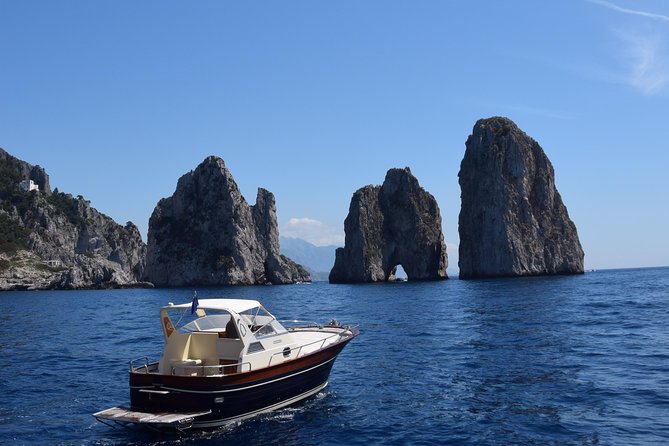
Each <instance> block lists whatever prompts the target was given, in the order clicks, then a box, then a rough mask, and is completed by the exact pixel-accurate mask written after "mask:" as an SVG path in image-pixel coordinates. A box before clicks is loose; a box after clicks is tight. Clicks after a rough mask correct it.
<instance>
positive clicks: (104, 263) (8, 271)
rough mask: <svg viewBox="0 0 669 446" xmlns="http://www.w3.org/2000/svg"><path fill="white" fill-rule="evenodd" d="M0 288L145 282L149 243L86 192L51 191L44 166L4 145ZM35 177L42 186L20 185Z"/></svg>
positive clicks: (0, 164)
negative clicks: (3, 240) (24, 188)
mask: <svg viewBox="0 0 669 446" xmlns="http://www.w3.org/2000/svg"><path fill="white" fill-rule="evenodd" d="M0 169H1V170H2V175H0V176H1V179H0V232H2V233H4V234H8V236H7V239H6V240H8V241H9V242H8V243H5V244H4V245H3V247H2V249H0V289H2V290H12V289H13V290H31V289H77V288H115V287H126V286H143V285H145V284H140V283H138V282H139V281H140V280H141V277H142V275H143V272H144V260H145V255H146V245H145V244H144V242H143V241H142V238H141V236H140V234H139V230H138V229H137V227H136V226H135V225H134V224H132V223H130V222H128V223H127V224H126V226H125V227H123V226H121V225H119V224H117V223H116V222H114V220H112V219H111V218H110V217H108V216H106V215H104V214H102V213H100V212H98V211H97V210H96V209H94V208H93V207H91V205H90V203H89V202H88V201H86V200H84V198H83V197H81V196H79V197H77V198H75V197H73V196H72V195H70V194H64V193H60V192H58V191H57V189H56V191H54V192H51V190H50V186H49V176H48V175H47V173H46V172H45V171H44V169H42V168H41V167H37V166H31V165H30V164H28V163H26V162H24V161H21V160H18V159H17V158H14V157H13V156H11V155H9V154H8V153H7V152H5V151H2V150H0ZM26 179H32V180H33V181H34V182H36V183H37V184H38V185H39V187H40V188H39V191H31V192H25V191H22V190H19V188H18V183H19V182H20V181H22V180H26Z"/></svg>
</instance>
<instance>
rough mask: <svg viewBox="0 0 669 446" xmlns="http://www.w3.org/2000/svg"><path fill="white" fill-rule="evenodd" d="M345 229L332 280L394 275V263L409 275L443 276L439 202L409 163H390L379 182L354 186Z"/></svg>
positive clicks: (375, 279)
mask: <svg viewBox="0 0 669 446" xmlns="http://www.w3.org/2000/svg"><path fill="white" fill-rule="evenodd" d="M344 230H345V233H346V239H345V246H344V247H343V248H338V249H337V250H336V253H335V264H334V267H333V268H332V271H330V278H329V279H330V283H360V282H380V281H387V280H394V279H395V271H396V268H397V265H402V268H403V269H404V271H405V272H406V274H407V277H408V279H409V280H438V279H446V278H447V275H446V267H447V266H448V258H447V255H446V245H445V243H444V235H443V233H442V229H441V215H440V213H439V206H438V205H437V201H436V200H435V199H434V197H433V196H432V195H431V194H430V193H428V192H427V191H425V190H424V189H423V188H422V187H420V185H419V184H418V180H417V179H416V177H414V176H413V175H412V174H411V170H409V168H408V167H406V168H404V169H390V170H389V171H388V173H387V174H386V178H385V180H384V182H383V185H381V186H365V187H363V188H361V189H358V190H357V191H356V192H355V193H354V194H353V198H351V204H350V206H349V211H348V216H347V217H346V220H345V221H344Z"/></svg>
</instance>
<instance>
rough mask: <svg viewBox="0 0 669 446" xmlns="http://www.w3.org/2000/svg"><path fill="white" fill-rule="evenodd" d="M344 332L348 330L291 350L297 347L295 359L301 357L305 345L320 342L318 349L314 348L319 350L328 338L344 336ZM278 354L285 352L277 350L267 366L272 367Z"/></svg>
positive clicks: (306, 345)
mask: <svg viewBox="0 0 669 446" xmlns="http://www.w3.org/2000/svg"><path fill="white" fill-rule="evenodd" d="M344 333H346V332H345V331H344V332H341V333H332V335H330V336H328V337H326V338H323V339H318V340H316V341H312V342H309V343H307V344H302V345H300V346H299V347H296V348H291V349H290V351H291V352H292V351H293V350H296V349H297V354H296V355H295V359H297V358H299V357H300V353H302V349H303V348H304V347H308V346H310V345H312V344H318V343H320V344H321V345H320V346H319V347H318V348H317V349H316V350H314V351H318V350H320V349H322V348H323V347H324V346H325V341H327V340H329V339H331V338H334V337H343V336H344ZM277 355H284V352H283V351H280V352H276V353H274V354H272V356H270V358H269V363H268V364H267V367H270V366H271V365H272V360H273V359H274V357H275V356H277Z"/></svg>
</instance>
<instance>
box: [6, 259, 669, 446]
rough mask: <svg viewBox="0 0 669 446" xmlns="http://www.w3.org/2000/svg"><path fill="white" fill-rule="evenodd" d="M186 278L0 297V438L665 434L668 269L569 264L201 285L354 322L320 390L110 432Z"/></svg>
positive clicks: (485, 440)
mask: <svg viewBox="0 0 669 446" xmlns="http://www.w3.org/2000/svg"><path fill="white" fill-rule="evenodd" d="M192 291H193V290H190V289H151V290H146V289H138V290H112V291H45V292H5V293H0V310H1V311H0V444H12V445H13V444H17V445H19V444H28V445H32V444H62V445H79V444H83V445H128V444H136V445H173V444H174V445H177V444H178V445H224V444H231V445H232V444H234V445H340V444H341V445H344V444H348V445H434V444H439V445H441V444H453V445H625V446H630V445H652V444H658V445H659V444H669V268H650V269H630V270H608V271H596V272H589V273H586V274H585V275H581V276H568V277H541V278H523V279H500V280H479V281H461V280H457V279H451V280H448V281H444V282H427V283H424V282H423V283H418V282H405V283H390V284H374V285H329V284H327V283H314V284H305V285H289V286H266V287H228V288H217V289H212V288H209V289H206V288H205V289H198V290H197V291H198V296H199V297H200V298H204V297H208V296H223V297H241V298H254V299H258V300H260V301H262V302H263V303H265V304H266V306H267V307H268V308H269V309H270V311H272V312H273V313H274V314H275V315H276V316H277V317H279V318H280V319H289V318H290V319H292V318H298V319H306V320H316V321H321V322H327V321H328V320H330V319H331V318H333V317H335V318H337V320H338V321H340V322H343V323H349V324H355V325H359V328H360V331H361V335H360V336H359V337H358V338H356V339H355V340H353V341H352V342H351V343H350V344H349V345H348V347H346V349H345V350H344V351H343V352H342V353H341V354H340V356H339V358H338V359H337V362H336V363H335V365H334V368H333V370H332V374H331V375H330V384H329V386H328V387H327V388H326V389H325V390H324V391H322V392H321V393H319V394H318V395H316V396H314V397H313V398H311V399H309V400H307V401H305V402H302V403H300V404H298V405H296V406H294V407H290V408H286V409H283V410H280V411H277V412H274V413H271V414H267V415H263V416H260V417H258V418H255V419H252V420H248V421H245V422H243V423H241V424H239V425H236V426H233V427H228V428H225V429H220V430H217V431H213V432H194V433H190V434H185V435H174V434H172V435H165V434H162V435H161V434H154V433H148V432H143V431H137V430H125V429H112V428H110V427H108V426H105V425H103V424H101V423H98V422H97V421H95V419H94V418H93V417H92V416H91V413H93V412H96V411H98V410H101V409H105V408H108V407H111V406H115V405H120V404H127V402H128V399H129V396H128V388H127V385H128V384H127V368H128V361H129V360H130V359H133V358H136V357H140V356H144V355H148V356H149V357H151V358H153V359H157V358H158V356H159V354H160V350H161V346H162V334H161V329H160V323H159V319H158V309H159V307H160V306H162V305H166V304H167V303H168V302H174V303H182V302H188V301H190V298H191V295H192Z"/></svg>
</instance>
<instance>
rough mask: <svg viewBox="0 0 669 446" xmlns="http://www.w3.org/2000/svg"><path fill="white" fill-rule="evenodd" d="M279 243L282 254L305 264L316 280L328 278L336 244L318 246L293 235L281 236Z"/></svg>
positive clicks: (312, 277)
mask: <svg viewBox="0 0 669 446" xmlns="http://www.w3.org/2000/svg"><path fill="white" fill-rule="evenodd" d="M279 244H280V245H281V254H283V255H285V256H287V257H290V258H291V259H293V260H294V261H295V262H297V263H299V264H300V265H302V266H304V267H305V268H306V269H307V270H308V271H309V272H310V273H311V279H312V280H313V281H314V282H318V281H327V280H328V275H329V274H330V270H331V269H332V266H333V265H334V260H335V249H337V247H336V246H334V245H329V246H316V245H313V244H311V243H309V242H307V241H306V240H302V239H299V238H293V237H279Z"/></svg>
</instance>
